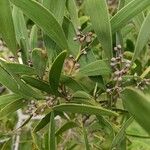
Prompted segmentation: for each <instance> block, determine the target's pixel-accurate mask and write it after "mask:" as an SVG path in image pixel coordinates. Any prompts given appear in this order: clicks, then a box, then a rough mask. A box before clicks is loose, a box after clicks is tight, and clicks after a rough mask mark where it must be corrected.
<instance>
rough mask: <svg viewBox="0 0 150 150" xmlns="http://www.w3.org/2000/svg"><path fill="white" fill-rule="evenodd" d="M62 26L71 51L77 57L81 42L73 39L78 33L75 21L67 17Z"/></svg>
mask: <svg viewBox="0 0 150 150" xmlns="http://www.w3.org/2000/svg"><path fill="white" fill-rule="evenodd" d="M71 1H72V0H71ZM62 27H63V29H64V32H65V35H66V38H67V40H68V46H69V52H70V53H71V54H72V55H73V56H74V57H75V58H76V57H77V55H78V53H79V51H80V44H79V43H78V42H77V41H74V40H73V39H74V37H75V35H76V30H75V28H74V26H73V23H72V22H71V21H70V20H69V19H68V18H66V17H65V18H64V21H63V25H62Z"/></svg>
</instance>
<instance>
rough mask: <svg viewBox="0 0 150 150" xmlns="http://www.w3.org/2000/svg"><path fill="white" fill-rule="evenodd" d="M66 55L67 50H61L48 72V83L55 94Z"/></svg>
mask: <svg viewBox="0 0 150 150" xmlns="http://www.w3.org/2000/svg"><path fill="white" fill-rule="evenodd" d="M66 55H67V51H63V52H61V53H60V54H59V55H58V56H57V58H56V59H55V61H54V62H53V64H52V67H51V70H50V72H49V83H50V86H51V89H52V90H53V93H55V94H58V86H59V80H60V75H61V71H62V67H63V63H64V60H65V58H66Z"/></svg>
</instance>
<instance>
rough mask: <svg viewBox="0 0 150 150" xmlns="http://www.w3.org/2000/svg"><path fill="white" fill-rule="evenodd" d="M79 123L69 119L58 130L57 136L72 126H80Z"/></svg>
mask: <svg viewBox="0 0 150 150" xmlns="http://www.w3.org/2000/svg"><path fill="white" fill-rule="evenodd" d="M78 126H79V125H78V124H77V123H75V122H73V121H68V122H67V123H65V124H64V125H62V126H61V127H60V128H59V129H58V130H57V131H56V132H55V136H61V135H62V134H63V133H64V132H65V131H67V130H69V129H71V128H75V127H78Z"/></svg>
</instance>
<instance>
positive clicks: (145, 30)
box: [132, 13, 150, 61]
mask: <svg viewBox="0 0 150 150" xmlns="http://www.w3.org/2000/svg"><path fill="white" fill-rule="evenodd" d="M149 27H150V13H149V14H148V15H147V17H146V18H145V20H144V22H143V24H142V26H141V29H140V32H139V35H138V38H137V41H136V45H135V50H134V56H133V59H132V61H135V60H136V59H137V58H138V57H139V56H140V54H141V53H142V50H143V48H144V46H145V45H146V44H147V42H148V40H149V39H150V30H149Z"/></svg>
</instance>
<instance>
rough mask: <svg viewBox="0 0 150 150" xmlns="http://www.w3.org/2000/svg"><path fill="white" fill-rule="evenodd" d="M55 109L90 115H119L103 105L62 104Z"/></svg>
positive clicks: (54, 108)
mask: <svg viewBox="0 0 150 150" xmlns="http://www.w3.org/2000/svg"><path fill="white" fill-rule="evenodd" d="M53 110H54V111H63V112H70V113H80V114H89V115H108V116H112V115H114V116H117V113H115V112H113V111H110V110H107V109H105V108H102V107H97V106H90V105H85V104H61V105H57V106H54V107H53Z"/></svg>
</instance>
